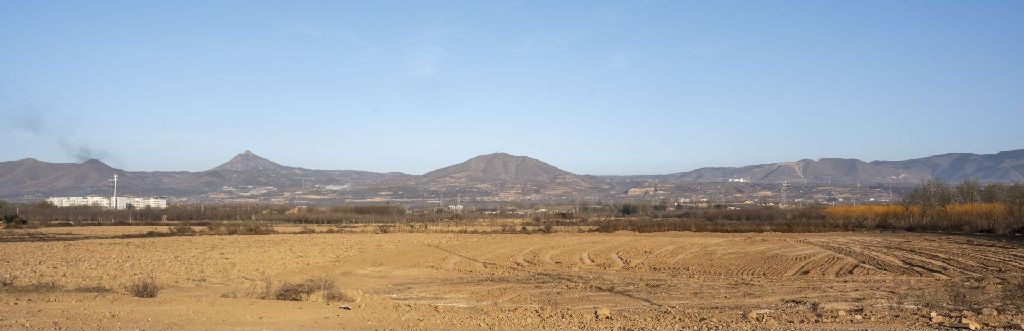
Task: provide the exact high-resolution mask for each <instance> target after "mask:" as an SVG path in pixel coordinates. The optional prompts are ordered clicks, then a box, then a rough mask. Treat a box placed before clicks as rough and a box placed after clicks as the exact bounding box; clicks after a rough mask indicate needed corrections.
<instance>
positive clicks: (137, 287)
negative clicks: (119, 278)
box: [126, 279, 160, 298]
mask: <svg viewBox="0 0 1024 331" xmlns="http://www.w3.org/2000/svg"><path fill="white" fill-rule="evenodd" d="M126 290H127V291H128V294H131V295H132V296H133V297H136V298H155V297H156V295H157V294H158V293H160V285H157V283H156V282H155V281H153V280H151V279H139V280H136V281H134V282H132V283H131V284H128V287H127V288H126Z"/></svg>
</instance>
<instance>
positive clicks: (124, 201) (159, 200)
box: [46, 196, 167, 210]
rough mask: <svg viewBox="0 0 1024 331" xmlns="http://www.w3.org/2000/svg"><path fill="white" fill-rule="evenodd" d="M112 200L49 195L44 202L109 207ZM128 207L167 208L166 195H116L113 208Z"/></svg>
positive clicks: (60, 204) (59, 204) (55, 204)
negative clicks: (115, 203)
mask: <svg viewBox="0 0 1024 331" xmlns="http://www.w3.org/2000/svg"><path fill="white" fill-rule="evenodd" d="M113 200H114V198H112V197H96V196H90V197H50V198H47V199H46V202H49V203H51V204H53V205H54V206H57V207H80V206H90V207H102V208H108V209H109V208H111V207H112V206H114V204H113V203H111V201H113ZM129 208H130V209H145V208H153V209H164V208H167V197H149V198H140V197H130V196H128V197H117V206H116V208H115V209H118V210H120V209H129Z"/></svg>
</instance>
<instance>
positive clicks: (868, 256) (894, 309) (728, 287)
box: [0, 227, 1024, 330]
mask: <svg viewBox="0 0 1024 331" xmlns="http://www.w3.org/2000/svg"><path fill="white" fill-rule="evenodd" d="M146 230H147V231H148V230H150V227H146ZM51 231H52V230H51ZM58 231H60V233H76V231H78V232H87V233H89V234H92V235H95V234H97V231H99V232H102V231H103V230H102V229H100V228H61V229H60V230H58ZM109 231H115V232H116V231H122V232H123V231H127V230H126V229H116V228H109ZM122 232H119V233H122ZM1022 248H1024V245H1021V244H1019V243H1015V242H1007V241H1000V240H992V239H985V238H979V237H961V236H940V235H914V234H854V233H836V234H705V233H659V234H643V235H641V234H635V233H615V234H547V235H544V234H531V235H460V234H276V235H265V236H195V237H163V238H137V239H88V240H67V241H48V242H4V243H0V277H2V278H0V279H7V280H8V281H7V282H8V284H7V285H6V287H5V288H4V289H3V290H2V291H0V329H4V330H9V329H104V330H106V329H541V328H543V329H780V330H791V329H807V330H820V329H849V330H865V329H867V330H891V329H935V328H942V327H964V328H967V327H970V326H976V327H986V328H1011V329H1014V328H1021V323H1024V315H1021V311H1019V309H1020V307H1019V306H1021V304H1020V301H1019V300H1021V299H1020V298H1015V297H1013V296H1007V295H1006V294H1007V293H1010V292H1012V291H1014V288H1013V287H1012V286H1011V284H1013V283H1014V282H1015V281H1014V279H1016V278H1019V277H1021V276H1022V275H1024V249H1022ZM142 278H149V279H153V280H155V281H156V282H157V283H158V284H160V285H161V286H162V287H163V290H162V291H161V292H160V293H159V295H158V297H156V298H148V299H145V298H135V297H132V296H130V295H128V294H127V293H126V290H125V286H126V285H127V284H129V283H130V282H132V281H135V280H138V279H142ZM307 278H326V279H330V280H333V281H335V282H336V283H337V285H338V287H339V288H340V289H341V292H342V294H343V296H344V299H343V300H340V301H334V302H331V303H327V302H324V301H323V300H322V299H317V298H315V297H310V298H309V299H308V300H306V301H279V300H269V299H259V298H257V297H258V295H257V293H258V292H260V290H261V289H263V288H265V287H266V286H267V285H268V282H269V284H271V285H272V286H273V285H278V284H281V283H283V282H297V281H301V280H304V279H307ZM104 288H106V289H110V290H112V291H105V290H103V289H104ZM1021 293H1024V290H1022V292H1021ZM343 306H344V307H346V308H349V309H343V308H341V307H343ZM933 311H934V312H935V317H932V316H931V313H932V312H933ZM962 318H966V319H967V320H964V321H962V320H961V319H962ZM962 322H963V323H962ZM972 323H976V324H972Z"/></svg>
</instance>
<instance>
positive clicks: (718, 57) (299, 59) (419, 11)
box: [0, 0, 1024, 174]
mask: <svg viewBox="0 0 1024 331" xmlns="http://www.w3.org/2000/svg"><path fill="white" fill-rule="evenodd" d="M1018 148H1024V1H1019V0H1010V1H995V0H985V1H938V0H921V1H895V0H884V1H864V0H849V1H823V0H813V1H700V2H688V1H677V0H670V1H622V2H603V1H578V2H574V1H535V2H524V1H464V2H441V1H395V2H387V1H365V2H355V1H324V2H315V1H281V2H258V1H237V2H235V1H208V0H202V1H67V2H51V1H32V0H25V1H18V0H7V1H0V161H2V160H16V159H21V158H25V157H34V158H37V159H41V160H44V161H51V162H73V161H78V159H79V158H88V157H97V158H100V159H102V160H103V161H105V162H107V163H108V164H111V165H113V166H116V167H120V168H125V169H128V170H204V169H208V168H212V167H214V166H216V165H217V164H219V163H222V162H224V161H226V160H227V159H229V158H231V157H232V156H233V155H235V154H237V153H240V152H242V151H244V150H246V149H251V150H252V151H253V152H255V153H257V154H260V155H262V156H264V157H267V158H269V159H271V160H274V161H276V162H278V163H282V164H286V165H292V166H302V167H307V168H318V169H357V170H371V171H402V172H407V173H413V174H419V173H423V172H426V171H429V170H433V169H436V168H439V167H442V166H447V165H450V164H454V163H457V162H461V161H463V160H465V159H467V158H470V157H472V156H475V155H479V154H486V153H492V152H495V151H503V152H508V153H512V154H517V155H529V156H532V157H535V158H538V159H541V160H544V161H546V162H548V163H551V164H553V165H555V166H558V167H560V168H562V169H565V170H569V171H573V172H576V173H587V174H656V173H671V172H678V171H685V170H690V169H693V168H697V167H703V166H735V165H746V164H754V163H766V162H777V161H792V160H798V159H802V158H819V157H855V158H861V159H865V160H876V159H885V160H897V159H906V158H913V157H921V156H927V155H931V154H938V153H945V152H975V153H992V152H997V151H1000V150H1009V149H1018Z"/></svg>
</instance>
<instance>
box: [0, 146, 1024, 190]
mask: <svg viewBox="0 0 1024 331" xmlns="http://www.w3.org/2000/svg"><path fill="white" fill-rule="evenodd" d="M114 174H117V175H118V178H119V181H118V191H119V192H124V193H125V194H135V195H165V196H178V197H189V196H204V195H211V194H221V193H223V192H226V191H231V192H243V193H244V192H245V190H251V189H254V188H266V189H271V190H276V191H278V192H279V193H283V192H308V191H313V190H319V191H321V192H323V191H324V190H333V191H340V192H346V191H359V190H363V191H366V192H377V191H380V190H385V189H401V190H405V191H416V192H423V191H442V192H443V191H450V190H457V191H461V190H469V191H475V192H477V194H499V193H500V192H502V191H503V190H507V189H508V188H510V187H512V188H519V189H523V190H530V191H536V192H552V194H573V192H595V191H596V192H612V193H614V192H616V191H617V190H619V189H621V188H622V187H623V186H624V185H625V186H628V184H624V183H629V182H636V181H654V182H665V183H688V182H725V181H730V180H732V181H740V180H742V181H745V182H754V183H779V182H792V183H799V182H805V183H826V182H827V183H831V184H847V185H852V184H876V183H894V184H899V183H905V184H910V183H917V182H920V181H922V180H926V179H929V178H938V179H940V180H943V181H947V182H959V181H962V180H965V179H976V180H978V181H981V182H1019V181H1024V149H1019V150H1012V151H1004V152H999V153H995V154H970V153H951V154H942V155H934V156H929V157H924V158H917V159H911V160H904V161H872V162H864V161H861V160H858V159H841V158H822V159H818V160H810V159H805V160H799V161H794V162H779V163H769V164H760V165H750V166H744V167H713V168H700V169H696V170H692V171H687V172H679V173H673V174H666V175H645V176H590V175H578V174H574V173H571V172H568V171H565V170H562V169H559V168H557V167H555V166H552V165H550V164H547V163H545V162H543V161H540V160H537V159H534V158H530V157H526V156H516V155H510V154H505V153H494V154H487V155H480V156H477V157H474V158H471V159H469V160H467V161H465V162H463V163H460V164H456V165H452V166H449V167H445V168H441V169H438V170H434V171H431V172H428V173H426V174H424V175H410V174H404V173H397V172H390V173H377V172H368V171H355V170H315V169H306V168H300V167H290V166H284V165H280V164H277V163H275V162H273V161H270V160H267V159H265V158H263V157H260V156H258V155H256V154H254V153H252V152H250V151H245V152H244V153H241V154H238V155H236V156H235V157H234V158H232V159H231V160H229V161H228V162H226V163H224V164H221V165H219V166H216V167H214V168H212V169H210V170H206V171H200V172H186V171H174V172H167V171H157V172H147V171H125V170H121V169H115V168H112V167H110V166H108V165H106V164H104V163H103V162H100V161H98V160H95V159H92V160H88V161H85V162H82V163H49V162H43V161H39V160H35V159H31V158H28V159H22V160H17V161H8V162H0V198H7V199H11V198H14V199H29V198H38V197H45V196H49V195H89V194H106V193H108V192H109V188H110V183H109V179H110V178H111V177H112V176H113V175H114ZM264 191H265V190H264ZM289 194H291V193H289ZM367 194H371V193H367ZM372 194H376V193H372Z"/></svg>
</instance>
